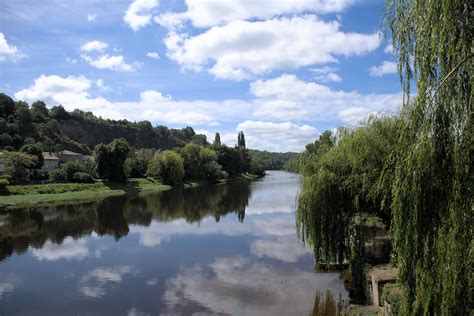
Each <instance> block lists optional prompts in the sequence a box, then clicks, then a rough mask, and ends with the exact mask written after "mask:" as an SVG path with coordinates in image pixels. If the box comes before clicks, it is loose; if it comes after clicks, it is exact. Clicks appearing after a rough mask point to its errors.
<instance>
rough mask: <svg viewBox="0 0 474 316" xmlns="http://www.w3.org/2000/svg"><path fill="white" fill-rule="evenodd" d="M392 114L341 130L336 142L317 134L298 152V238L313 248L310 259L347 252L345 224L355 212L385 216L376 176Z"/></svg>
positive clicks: (391, 140) (388, 144)
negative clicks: (300, 179) (299, 159)
mask: <svg viewBox="0 0 474 316" xmlns="http://www.w3.org/2000/svg"><path fill="white" fill-rule="evenodd" d="M399 121H400V120H399V119H398V118H397V117H371V118H369V119H368V120H367V121H366V122H365V123H363V124H362V125H361V126H359V127H358V128H354V129H350V130H349V129H348V130H345V131H344V133H341V136H340V139H339V141H338V142H337V143H336V142H335V141H332V140H331V138H332V137H331V136H330V134H329V133H323V134H322V135H321V137H320V138H319V140H318V141H316V142H315V143H314V144H312V145H313V146H308V147H307V148H308V149H309V151H308V150H307V151H306V152H305V153H303V155H302V159H301V162H302V166H301V171H302V173H303V182H302V190H301V194H300V196H299V198H298V209H297V223H298V229H299V234H300V236H301V237H302V239H303V240H305V241H307V242H308V243H309V244H310V245H312V246H313V247H314V254H315V258H316V262H317V263H318V262H320V261H327V260H329V261H336V260H337V261H339V262H342V261H343V260H344V258H347V257H349V256H350V253H349V251H348V246H349V245H348V237H349V228H350V225H351V222H352V218H353V216H354V215H355V214H356V213H357V212H365V213H369V214H374V215H376V216H378V217H381V218H382V219H383V220H384V221H385V223H389V221H390V211H389V209H388V208H383V207H382V200H383V196H385V195H384V192H383V191H381V189H380V188H381V187H380V186H379V180H380V177H381V176H382V169H383V166H384V162H385V160H386V158H387V157H388V156H389V154H390V153H391V152H392V150H393V148H394V146H395V144H396V135H397V130H398V128H399V124H400V123H399Z"/></svg>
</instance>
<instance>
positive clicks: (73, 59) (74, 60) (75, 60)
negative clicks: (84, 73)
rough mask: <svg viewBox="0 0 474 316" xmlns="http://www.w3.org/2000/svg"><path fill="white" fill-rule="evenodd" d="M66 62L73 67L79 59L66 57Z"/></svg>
mask: <svg viewBox="0 0 474 316" xmlns="http://www.w3.org/2000/svg"><path fill="white" fill-rule="evenodd" d="M66 61H67V62H68V63H70V64H72V65H74V64H76V63H77V59H75V58H69V57H66Z"/></svg>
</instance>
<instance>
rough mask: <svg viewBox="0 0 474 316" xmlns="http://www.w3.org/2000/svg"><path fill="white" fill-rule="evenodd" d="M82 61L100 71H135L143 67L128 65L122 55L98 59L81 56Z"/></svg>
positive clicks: (134, 64)
mask: <svg viewBox="0 0 474 316" xmlns="http://www.w3.org/2000/svg"><path fill="white" fill-rule="evenodd" d="M81 57H82V59H84V60H85V61H87V62H88V63H89V65H91V66H93V67H95V68H98V69H109V70H116V71H134V70H136V69H137V68H140V67H141V63H137V62H135V63H133V64H127V63H126V62H125V61H124V59H125V58H124V57H123V56H122V55H108V54H105V55H101V56H98V57H91V56H88V55H81Z"/></svg>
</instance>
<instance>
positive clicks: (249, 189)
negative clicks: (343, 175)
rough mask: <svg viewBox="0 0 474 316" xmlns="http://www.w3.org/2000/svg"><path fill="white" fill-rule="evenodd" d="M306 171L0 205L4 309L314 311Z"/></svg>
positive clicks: (335, 280) (333, 279) (321, 282)
mask: <svg viewBox="0 0 474 316" xmlns="http://www.w3.org/2000/svg"><path fill="white" fill-rule="evenodd" d="M298 187H299V176H298V175H294V174H290V173H286V172H276V171H275V172H268V173H267V176H266V177H264V178H263V179H260V180H258V181H255V182H253V183H246V182H239V183H231V184H227V185H219V186H211V187H201V188H194V189H185V190H183V189H173V190H171V191H167V192H162V193H159V194H148V195H144V196H140V197H138V196H135V197H131V196H128V197H114V198H109V199H105V200H102V201H99V202H96V203H89V204H83V205H75V206H61V207H43V208H30V209H23V210H15V211H11V212H5V211H3V212H0V260H1V261H0V314H1V315H16V314H21V315H160V314H163V315H166V314H171V315H176V314H178V315H190V314H204V315H207V314H232V315H308V314H310V313H311V310H312V308H313V302H314V299H315V295H316V293H317V291H318V290H319V291H326V290H330V291H331V292H332V293H333V294H335V295H336V296H339V295H342V297H343V298H345V297H347V293H346V291H345V290H344V287H343V284H342V281H341V280H340V278H339V274H338V273H315V272H313V257H312V255H311V253H310V252H309V250H308V249H306V248H305V247H304V246H302V245H301V244H300V243H299V242H298V241H297V238H296V229H295V216H294V211H295V198H296V194H297V191H298Z"/></svg>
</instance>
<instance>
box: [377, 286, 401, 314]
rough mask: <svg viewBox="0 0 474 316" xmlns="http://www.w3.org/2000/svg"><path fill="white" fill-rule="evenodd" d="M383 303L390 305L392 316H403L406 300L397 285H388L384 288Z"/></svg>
mask: <svg viewBox="0 0 474 316" xmlns="http://www.w3.org/2000/svg"><path fill="white" fill-rule="evenodd" d="M382 301H386V302H387V303H388V304H390V314H389V315H390V316H391V315H394V316H397V315H403V306H404V305H406V302H405V298H404V296H403V294H402V293H401V291H400V288H399V286H398V285H397V284H386V285H385V286H384V288H383V294H382Z"/></svg>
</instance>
